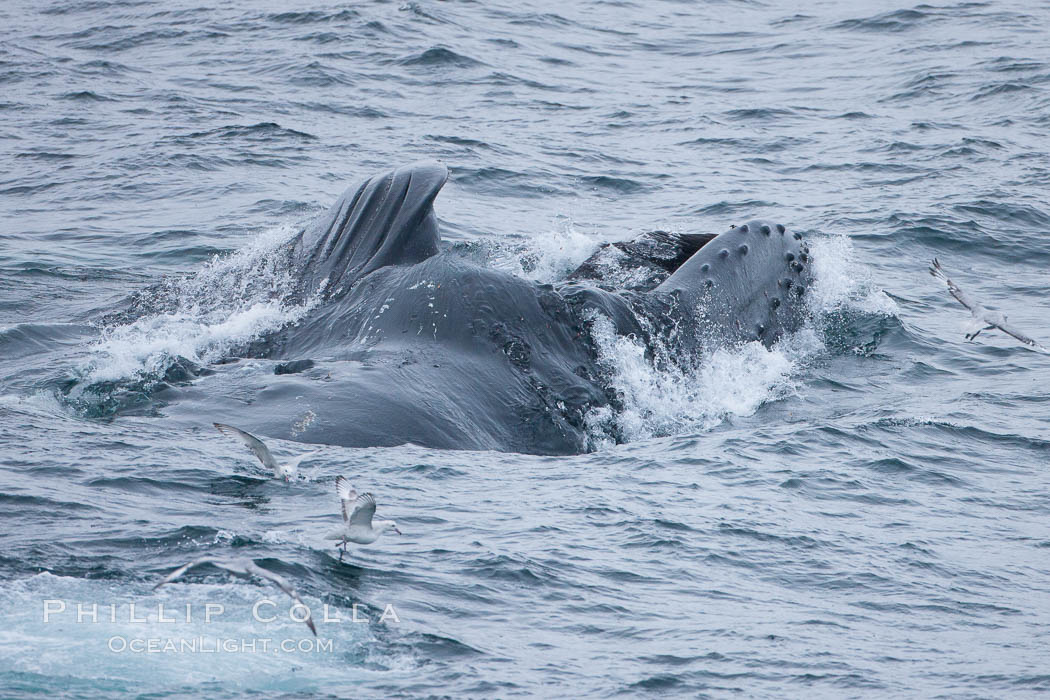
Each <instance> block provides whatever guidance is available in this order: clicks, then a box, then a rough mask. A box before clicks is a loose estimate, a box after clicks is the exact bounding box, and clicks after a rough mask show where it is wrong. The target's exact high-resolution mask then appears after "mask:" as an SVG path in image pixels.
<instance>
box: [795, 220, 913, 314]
mask: <svg viewBox="0 0 1050 700" xmlns="http://www.w3.org/2000/svg"><path fill="white" fill-rule="evenodd" d="M807 241H808V243H809V248H810V252H811V253H812V263H811V265H812V270H813V276H814V283H813V285H811V286H810V289H809V291H808V295H807V296H808V305H809V309H810V312H811V313H813V314H815V315H818V316H819V315H823V314H828V313H831V312H833V311H839V310H844V309H852V310H854V311H860V312H862V313H870V314H876V315H884V316H896V315H897V313H898V311H899V309H898V307H897V304H896V302H894V301H893V299H891V298H890V297H888V296H887V295H886V294H885V293H884V292H883V291H882V288H881V287H879V286H878V284H876V283H875V280H874V279H872V276H871V271H870V270H869V269H868V268H866V267H865V266H864V265H862V264H861V263H860V262H858V261H857V259H856V249H855V248H854V247H853V242H852V241H851V240H850V239H849V237H848V236H841V235H825V236H814V237H812V238H809V239H807Z"/></svg>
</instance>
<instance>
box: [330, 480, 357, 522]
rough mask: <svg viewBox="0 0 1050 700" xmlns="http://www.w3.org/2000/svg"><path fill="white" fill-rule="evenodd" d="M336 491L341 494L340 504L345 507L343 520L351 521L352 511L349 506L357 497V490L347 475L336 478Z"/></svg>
mask: <svg viewBox="0 0 1050 700" xmlns="http://www.w3.org/2000/svg"><path fill="white" fill-rule="evenodd" d="M335 492H336V493H337V494H339V505H340V506H342V508H343V522H344V523H347V522H350V511H349V510H348V509H347V508H348V506H349V505H350V504H351V503H353V502H354V501H355V500H356V499H357V491H355V490H354V489H352V488H351V487H350V482H349V481H347V480H346V477H345V476H337V477H336V478H335Z"/></svg>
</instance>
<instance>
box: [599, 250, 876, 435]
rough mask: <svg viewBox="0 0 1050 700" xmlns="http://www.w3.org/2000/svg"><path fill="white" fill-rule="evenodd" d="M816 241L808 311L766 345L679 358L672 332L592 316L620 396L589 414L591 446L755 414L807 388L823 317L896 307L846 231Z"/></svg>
mask: <svg viewBox="0 0 1050 700" xmlns="http://www.w3.org/2000/svg"><path fill="white" fill-rule="evenodd" d="M810 246H811V249H812V250H813V258H814V268H813V269H814V278H815V283H814V284H813V286H812V287H811V289H810V294H809V312H810V319H809V321H808V322H807V323H806V324H805V325H804V326H803V327H802V328H801V329H800V330H798V331H796V332H794V333H790V334H787V335H785V336H784V337H782V338H781V339H780V340H779V341H778V342H777V343H775V344H774V345H773V346H772V347H769V348H767V347H765V346H764V345H762V344H761V343H759V342H757V341H756V342H751V343H744V344H738V345H735V346H727V347H720V348H717V349H714V350H712V351H710V352H707V353H705V354H704V355H703V356H701V357H694V358H682V357H680V353H679V352H678V351H677V350H676V348H677V343H675V342H674V339H673V338H670V339H668V338H666V334H664V339H662V340H661V339H660V338H661V334H658V333H652V334H651V335H652V337H654V338H656V339H657V340H655V341H652V344H651V345H650V346H646V345H645V344H644V343H642V342H641V341H640V340H638V339H636V338H634V337H626V336H621V335H618V334H617V333H616V331H615V328H614V326H613V323H612V322H611V320H609V319H608V318H606V317H604V316H601V315H595V316H593V317H592V318H591V324H592V326H591V335H592V338H593V339H594V342H595V346H596V347H595V349H596V352H597V355H598V364H599V366H600V367H601V369H602V371H603V374H604V378H605V381H606V384H607V387H608V388H609V389H610V390H611V391H612V393H613V394H614V395H615V396H616V398H617V402H616V407H615V408H613V407H609V406H603V407H599V408H596V409H592V410H591V411H590V412H589V413H588V415H587V416H586V423H587V428H588V434H589V437H590V439H591V446H592V447H593V448H602V447H606V446H609V445H611V444H612V443H615V442H632V441H635V440H644V439H649V438H654V437H664V436H669V435H680V434H688V433H696V432H704V431H708V430H711V429H712V428H714V427H715V426H717V425H718V424H719V423H721V422H722V421H724V420H725V419H727V418H729V417H733V416H749V415H753V414H754V413H755V412H756V411H757V410H758V409H759V408H760V407H761V406H762V405H763V404H765V403H767V402H770V401H777V400H781V399H785V398H788V397H790V396H793V395H798V394H799V393H801V392H802V391H804V386H805V384H804V377H805V370H806V368H807V367H809V366H811V365H812V363H813V362H814V361H815V360H816V359H818V358H819V357H821V356H822V355H826V354H827V353H828V344H827V342H826V330H827V328H826V326H827V324H829V323H832V322H835V323H838V322H840V319H841V317H842V316H843V315H846V316H847V317H848V316H859V315H872V314H874V315H879V316H886V315H888V316H895V315H896V305H895V304H894V302H893V301H892V300H891V299H890V298H889V297H887V296H886V295H885V294H884V293H883V292H882V290H881V289H880V288H879V287H878V286H877V285H876V284H875V283H874V281H873V280H872V279H871V275H870V273H869V271H868V270H867V269H866V268H864V267H863V265H861V264H860V263H859V262H858V261H857V260H856V256H855V254H854V250H853V247H852V244H851V242H850V241H849V239H848V238H846V237H844V236H828V237H815V238H814V239H812V240H811V241H810ZM832 319H834V321H832Z"/></svg>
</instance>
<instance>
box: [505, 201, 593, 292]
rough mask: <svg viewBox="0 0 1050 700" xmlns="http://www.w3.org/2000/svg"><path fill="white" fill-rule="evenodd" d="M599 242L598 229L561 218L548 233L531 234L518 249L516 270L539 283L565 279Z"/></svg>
mask: <svg viewBox="0 0 1050 700" xmlns="http://www.w3.org/2000/svg"><path fill="white" fill-rule="evenodd" d="M599 242H600V241H599V240H598V236H597V234H596V233H595V232H594V231H592V232H590V233H586V232H584V231H581V230H580V229H579V228H577V226H576V224H575V223H574V222H573V221H572V219H570V218H569V217H564V216H561V217H557V218H556V219H555V220H554V221H553V222H552V225H551V228H550V230H549V231H548V232H547V233H546V234H544V235H539V236H533V237H531V238H530V239H529V242H528V243H527V244H526V245H525V246H524V248H523V249H518V250H517V251H515V256H514V262H515V267H516V268H517V269H515V270H514V272H515V273H516V274H519V275H521V276H522V277H525V278H526V279H531V280H535V281H536V282H543V283H551V282H556V281H558V280H562V279H564V278H565V276H566V275H567V274H569V273H570V272H572V271H573V270H575V269H576V268H577V267H579V266H580V263H582V262H583V261H584V260H586V259H587V258H588V257H590V255H591V253H593V252H594V251H595V250H596V249H597V248H598V245H599Z"/></svg>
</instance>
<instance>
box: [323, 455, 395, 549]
mask: <svg viewBox="0 0 1050 700" xmlns="http://www.w3.org/2000/svg"><path fill="white" fill-rule="evenodd" d="M335 491H336V493H337V494H338V495H339V504H340V505H341V506H342V510H343V525H342V527H340V528H339V529H338V530H334V531H333V532H331V533H330V534H329V535H327V536H326V538H325V539H329V540H339V544H337V545H336V548H338V547H340V546H342V548H343V551H342V552H340V553H339V561H342V560H343V555H344V554H346V543H347V542H353V543H354V544H372V543H373V542H375V541H376V540H378V539H379V536H380V535H382V534H383V533H384V532H386V531H387V530H393V531H394V532H396V533H397V534H399V535H400V534H401V531H400V530H398V529H397V523H395V522H394V521H393V520H376V521H375V522H374V523H373V522H372V516H374V515H375V513H376V499H375V498H374V497H373V496H372V494H370V493H363V494H361V495H360V496H359V495H357V491H355V490H354V489H352V488H351V487H350V482H349V481H347V480H346V477H344V476H340V477H337V478H336V480H335Z"/></svg>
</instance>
